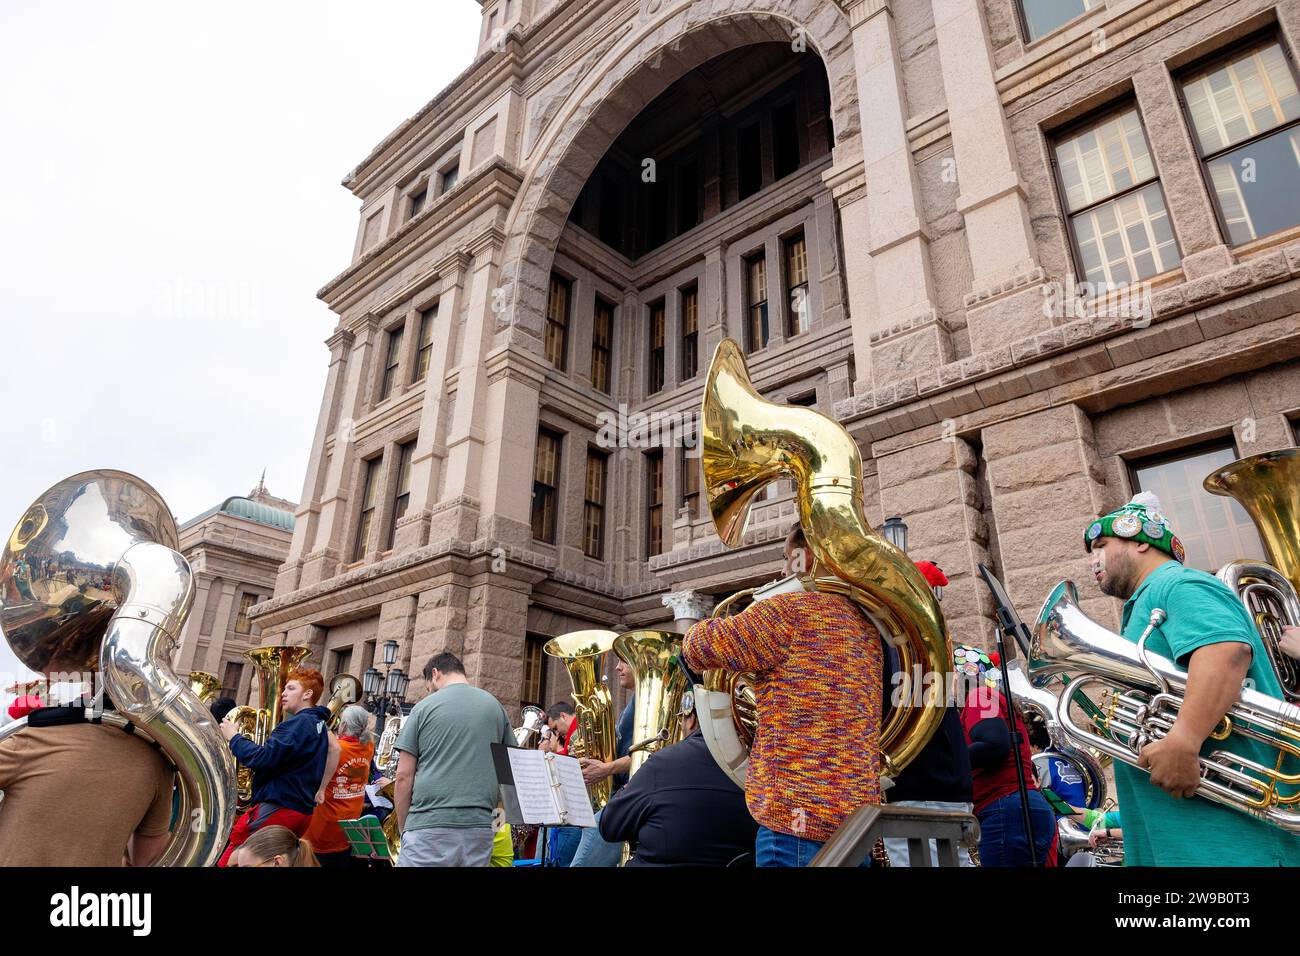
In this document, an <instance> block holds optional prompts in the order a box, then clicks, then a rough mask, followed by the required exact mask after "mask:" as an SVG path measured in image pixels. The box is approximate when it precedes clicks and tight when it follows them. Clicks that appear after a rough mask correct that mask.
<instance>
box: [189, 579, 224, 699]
mask: <svg viewBox="0 0 1300 956" xmlns="http://www.w3.org/2000/svg"><path fill="white" fill-rule="evenodd" d="M235 587H236V585H235V582H234V581H229V580H228V581H225V582H224V583H223V584H222V586H221V594H220V596H219V597H217V598H216V601H217V616H216V617H215V618H213V620H212V633H211V634H210V635H209V636H208V651H207V654H206V655H204V663H203V667H201V668H200V667H197V666H195V667H191V670H205V671H208V672H209V673H211V672H212V668H213V667H220V666H221V652H222V651H223V650H225V647H226V640H227V639H228V638H229V637H230V631H231V628H232V627H234V623H235V622H234V619H233V617H232V615H233V614H234V611H235ZM212 599H213V596H212V595H211V594H209V595H208V600H209V601H210V600H212ZM187 673H188V672H187ZM217 677H218V679H220V677H221V675H220V674H218V675H217Z"/></svg>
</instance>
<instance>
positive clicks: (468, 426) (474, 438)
mask: <svg viewBox="0 0 1300 956" xmlns="http://www.w3.org/2000/svg"><path fill="white" fill-rule="evenodd" d="M496 240H497V236H496V234H495V233H488V234H486V235H484V236H481V237H480V238H479V239H478V240H477V241H476V242H475V243H474V244H473V245H472V246H471V247H470V249H469V254H470V255H472V256H473V257H474V265H473V267H472V271H471V272H470V274H469V289H468V293H467V294H468V301H467V303H466V310H465V335H464V338H463V339H462V341H461V347H460V362H459V366H460V375H459V378H458V381H457V386H456V408H455V413H454V419H453V421H452V423H451V429H450V433H449V435H448V438H447V466H446V467H447V481H446V497H447V498H449V499H458V498H460V499H464V500H465V503H466V505H467V506H468V505H469V502H474V501H477V499H478V498H479V493H480V489H479V476H480V473H481V469H482V467H483V445H484V441H485V440H486V435H485V433H484V424H485V423H487V422H489V421H491V419H489V418H488V417H487V414H486V407H485V406H486V402H487V370H486V368H485V367H484V360H485V359H486V357H487V352H488V349H489V348H490V347H491V342H492V335H493V328H494V325H495V319H494V315H493V313H492V303H493V294H492V285H493V282H494V276H495V274H496V268H495V264H494V262H493V259H494V256H495V253H496V251H497V242H496ZM471 510H473V509H472V508H471ZM467 520H468V519H467ZM431 534H432V532H431Z"/></svg>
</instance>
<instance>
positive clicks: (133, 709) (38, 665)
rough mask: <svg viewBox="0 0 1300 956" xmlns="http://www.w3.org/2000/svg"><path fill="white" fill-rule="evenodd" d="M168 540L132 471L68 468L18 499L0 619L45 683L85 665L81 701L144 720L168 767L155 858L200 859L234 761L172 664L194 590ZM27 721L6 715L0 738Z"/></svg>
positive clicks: (207, 857) (229, 811)
mask: <svg viewBox="0 0 1300 956" xmlns="http://www.w3.org/2000/svg"><path fill="white" fill-rule="evenodd" d="M179 547H180V544H179V538H178V535H177V532H176V522H175V520H174V519H173V518H172V514H171V510H170V509H169V508H168V507H167V505H166V503H165V502H164V501H163V499H162V497H161V496H160V495H159V494H158V492H156V491H155V490H154V489H153V488H151V487H150V486H149V485H147V484H146V483H145V482H143V481H141V480H140V479H139V478H136V477H135V476H134V475H128V474H126V473H124V472H120V471H88V472H84V473H82V474H79V475H74V476H72V477H71V478H67V479H65V480H63V481H61V482H59V483H58V484H56V485H55V486H54V487H52V488H50V489H49V490H48V491H46V492H45V493H44V494H43V495H41V497H40V498H38V499H37V500H36V502H35V503H34V504H33V505H32V506H31V507H30V508H28V509H27V513H26V514H24V515H23V517H22V519H21V520H20V521H19V522H18V527H16V528H15V529H14V531H13V533H12V534H11V535H10V536H9V539H8V542H7V543H6V545H5V548H4V553H3V555H0V631H3V632H4V636H5V639H6V640H7V641H8V643H9V647H10V648H11V649H12V650H13V652H14V655H15V656H16V657H17V658H18V659H19V660H20V661H21V662H22V663H23V665H24V666H26V667H28V668H30V669H31V670H33V671H37V672H39V673H42V674H44V675H46V677H47V678H48V679H49V680H50V682H51V684H54V683H59V682H61V681H63V680H67V679H69V678H68V677H65V676H62V675H72V674H78V675H86V677H89V675H91V674H94V675H95V676H96V678H97V679H96V680H95V681H94V682H95V683H96V684H98V685H99V686H98V688H97V691H96V693H95V695H94V703H93V704H92V706H91V708H88V711H93V712H99V711H101V710H102V705H103V703H104V697H105V696H106V697H107V698H108V700H110V701H111V702H112V703H113V705H114V706H115V707H116V710H105V711H102V713H101V714H100V715H99V716H100V719H102V721H103V722H104V723H107V724H113V725H114V726H118V727H127V728H130V727H134V728H135V729H136V732H137V733H139V732H141V731H143V734H144V736H147V737H148V738H149V739H150V740H152V741H154V742H155V743H156V744H157V746H158V747H159V748H160V749H161V751H162V753H163V754H164V755H165V756H166V757H167V759H168V760H169V761H170V762H171V763H172V765H173V766H174V767H175V768H176V773H177V779H178V783H179V788H178V789H179V796H180V803H179V807H178V809H177V811H176V819H177V820H178V821H179V823H178V825H177V826H176V827H175V828H174V829H173V830H172V835H171V840H170V842H169V843H168V845H167V847H166V848H165V849H164V851H163V854H162V857H161V858H160V860H159V864H158V865H160V866H211V865H212V864H213V863H215V862H216V860H217V858H218V857H219V856H220V855H221V851H222V848H223V847H224V846H225V842H226V837H227V836H228V835H229V833H230V828H231V826H232V825H233V824H234V820H235V762H234V759H233V758H232V757H231V755H230V748H229V747H227V746H226V742H225V740H223V739H222V737H221V734H220V732H219V731H218V730H217V727H216V724H215V722H214V721H213V719H212V714H211V712H210V711H209V710H208V708H207V707H206V706H204V704H203V703H202V702H201V701H200V700H199V698H198V697H197V696H196V695H195V693H194V691H193V690H192V689H191V687H190V683H189V680H188V679H182V678H180V677H179V676H178V675H177V674H176V672H175V671H174V670H173V669H172V663H171V655H172V651H173V650H174V649H175V647H176V644H177V642H178V641H179V639H180V634H181V628H182V627H183V626H184V623H185V618H186V616H187V615H188V614H189V611H190V606H191V604H192V603H193V600H194V583H193V574H192V572H191V570H190V565H189V562H188V561H186V560H185V558H184V557H182V556H181V555H180V554H179V553H178V551H177V549H178V548H179ZM77 680H78V682H84V679H77ZM88 716H89V713H88ZM26 726H27V719H26V718H22V719H20V720H16V721H14V722H13V723H11V724H9V725H8V726H6V727H5V728H4V729H3V730H0V739H4V738H6V737H8V736H10V735H11V734H14V733H17V732H19V731H21V730H22V729H23V728H24V727H26ZM88 783H92V785H93V782H88ZM57 811H58V808H57V807H52V808H51V812H57Z"/></svg>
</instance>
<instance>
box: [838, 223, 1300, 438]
mask: <svg viewBox="0 0 1300 956" xmlns="http://www.w3.org/2000/svg"><path fill="white" fill-rule="evenodd" d="M1296 300H1300V242H1293V243H1291V244H1290V245H1287V246H1284V247H1281V248H1271V249H1268V250H1266V251H1264V252H1263V253H1262V254H1259V255H1256V256H1253V257H1252V258H1250V259H1248V260H1246V261H1244V262H1241V263H1238V264H1236V265H1233V266H1231V267H1230V268H1227V269H1224V270H1222V271H1220V272H1217V273H1214V274H1212V275H1208V276H1203V277H1201V278H1198V279H1195V280H1192V281H1183V282H1178V283H1174V284H1167V285H1163V286H1161V287H1159V288H1157V289H1155V290H1154V291H1153V292H1151V294H1150V300H1149V305H1147V306H1145V307H1144V311H1143V313H1142V314H1139V315H1123V314H1117V313H1116V312H1115V310H1113V309H1112V310H1110V311H1109V312H1107V311H1106V310H1105V309H1103V310H1101V312H1100V314H1092V315H1085V316H1083V317H1077V318H1072V319H1071V320H1070V321H1064V317H1063V319H1062V324H1060V325H1057V326H1056V327H1055V328H1052V329H1048V330H1047V331H1044V332H1039V333H1037V334H1036V335H1032V336H1028V337H1026V338H1024V339H1019V340H1017V341H1014V342H1009V343H1007V344H1006V345H1004V346H1001V347H999V348H996V349H991V350H989V351H986V352H981V353H979V354H976V355H972V356H970V357H968V358H964V359H960V360H958V361H955V362H950V363H948V364H946V365H943V366H940V367H939V368H937V369H932V370H928V371H926V372H923V373H921V374H919V375H916V376H913V377H910V378H905V379H902V380H901V381H897V382H893V383H891V384H889V385H886V386H883V387H882V388H878V389H876V390H875V391H874V392H872V393H870V394H866V395H856V396H854V397H852V398H848V399H845V400H844V401H841V402H837V403H836V405H835V409H834V414H835V417H836V418H837V419H838V420H840V421H841V422H842V423H843V424H844V425H845V426H846V427H848V428H850V429H851V430H856V431H862V430H865V431H866V432H867V433H868V435H869V436H870V438H871V439H872V440H879V439H881V438H883V437H885V436H889V435H893V434H897V433H901V432H908V431H911V430H913V429H914V428H916V427H917V426H918V425H919V424H923V423H924V422H927V421H929V422H938V421H941V420H945V419H955V418H956V417H958V416H961V415H965V414H968V413H970V412H972V411H974V410H976V409H981V408H988V407H994V406H997V405H999V404H1000V403H1003V402H1008V401H1012V400H1016V399H1019V398H1021V397H1030V396H1039V397H1041V396H1042V395H1044V394H1046V393H1047V392H1048V391H1049V390H1050V389H1052V388H1054V387H1064V386H1065V385H1066V383H1069V382H1072V381H1079V380H1083V379H1087V378H1088V377H1089V376H1093V375H1096V374H1098V373H1102V372H1105V371H1107V370H1118V369H1123V368H1125V367H1127V366H1128V365H1130V364H1132V363H1134V362H1137V361H1140V360H1146V359H1149V358H1150V357H1152V356H1153V355H1157V354H1159V353H1161V352H1173V351H1176V350H1178V349H1180V348H1183V347H1185V346H1188V345H1192V344H1195V343H1204V342H1208V341H1211V340H1213V339H1216V338H1219V337H1222V336H1225V335H1229V334H1232V333H1235V332H1237V331H1238V330H1242V329H1247V328H1249V327H1251V326H1255V325H1261V324H1264V323H1269V322H1272V321H1273V320H1274V319H1276V318H1277V317H1278V316H1280V315H1289V314H1290V313H1293V312H1295V311H1297V302H1296ZM1284 338H1285V337H1284ZM1287 340H1288V341H1290V339H1287ZM1278 349H1279V352H1278V357H1277V359H1276V360H1281V358H1282V357H1283V356H1282V354H1281V350H1282V344H1281V340H1279V342H1278ZM1128 400H1129V401H1131V400H1132V398H1131V396H1130V398H1129V399H1128Z"/></svg>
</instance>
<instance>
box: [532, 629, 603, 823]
mask: <svg viewBox="0 0 1300 956" xmlns="http://www.w3.org/2000/svg"><path fill="white" fill-rule="evenodd" d="M617 638H618V635H617V634H615V633H614V632H613V631H599V630H594V631H573V632H571V633H569V634H561V635H560V636H559V637H557V638H555V639H553V640H551V641H548V642H547V644H546V646H545V647H544V648H542V650H544V651H545V652H546V653H547V654H549V655H550V656H551V657H558V658H559V659H560V660H562V661H563V662H564V666H565V668H566V669H567V670H568V672H569V680H570V681H572V683H573V700H574V703H575V705H576V713H575V714H574V716H575V717H576V718H577V719H578V728H577V732H576V733H575V734H574V735H573V739H571V740H570V741H569V756H571V757H591V758H592V759H594V760H600V761H602V762H603V763H609V762H610V761H611V760H613V759H614V754H615V752H616V749H617V744H616V741H615V736H614V705H613V700H612V698H611V697H610V693H609V687H608V686H607V685H606V683H605V682H604V680H603V679H602V667H603V664H604V661H605V654H606V653H608V652H609V651H610V650H611V649H612V648H613V647H614V641H615V640H616V639H617ZM612 790H613V781H612V780H611V779H610V778H609V777H606V778H605V779H604V780H602V781H600V782H599V783H595V784H592V785H591V786H589V787H588V788H587V792H588V793H589V794H590V795H591V806H592V809H594V810H600V809H602V808H603V807H604V806H605V804H607V803H608V802H609V798H610V796H611V795H612Z"/></svg>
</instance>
